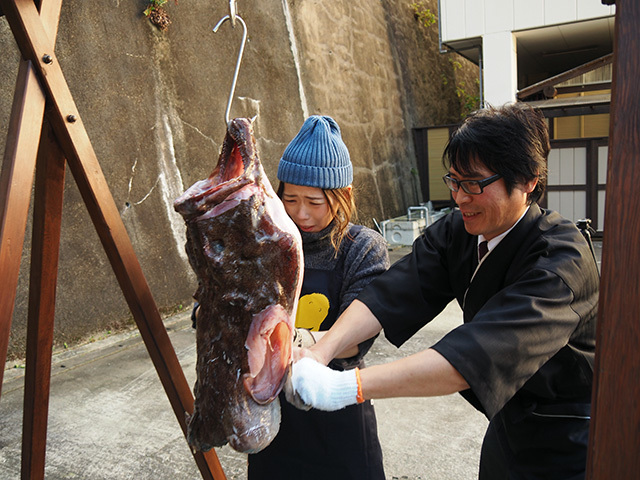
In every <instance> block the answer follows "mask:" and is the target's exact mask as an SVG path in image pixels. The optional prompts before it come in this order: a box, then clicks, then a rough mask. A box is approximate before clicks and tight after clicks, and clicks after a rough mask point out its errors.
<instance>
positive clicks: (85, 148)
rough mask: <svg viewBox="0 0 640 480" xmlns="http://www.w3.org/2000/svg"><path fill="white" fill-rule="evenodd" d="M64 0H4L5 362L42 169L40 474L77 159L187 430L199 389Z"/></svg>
mask: <svg viewBox="0 0 640 480" xmlns="http://www.w3.org/2000/svg"><path fill="white" fill-rule="evenodd" d="M61 7H62V0H35V1H34V0H0V15H5V16H6V17H7V20H8V22H9V25H10V27H11V30H12V32H13V35H14V37H15V40H16V43H17V45H18V47H19V49H20V52H21V53H22V58H23V60H21V64H20V68H19V72H18V79H17V84H16V89H15V95H14V102H13V107H12V112H11V119H10V123H9V129H8V137H7V145H6V150H5V155H4V162H3V166H2V173H1V175H0V278H2V281H3V288H2V289H0V364H2V365H4V363H5V361H6V357H7V350H8V344H9V334H10V331H11V318H12V315H13V308H14V303H15V296H16V288H17V283H18V273H19V268H20V258H21V253H22V248H23V243H24V235H25V230H26V224H27V216H28V210H29V203H30V196H31V191H32V185H33V182H34V177H35V197H34V210H33V242H32V247H31V274H30V285H29V313H28V326H27V358H26V372H25V389H24V419H23V436H22V438H23V440H22V478H23V479H34V480H35V479H43V478H44V471H45V451H46V436H47V420H48V408H49V390H50V375H51V353H52V345H53V320H54V312H55V290H56V281H57V270H58V250H59V245H60V227H61V220H62V199H63V191H64V176H65V166H66V164H67V163H68V164H69V168H70V170H71V172H72V174H73V176H74V179H75V181H76V183H77V185H78V189H79V191H80V193H81V195H82V198H83V200H84V203H85V205H86V207H87V210H88V212H89V215H90V217H91V220H92V222H93V224H94V226H95V228H96V231H97V233H98V236H99V237H100V241H101V243H102V245H103V248H104V250H105V253H106V254H107V257H108V258H109V262H110V263H111V266H112V268H113V271H114V273H115V275H116V278H117V280H118V283H119V285H120V288H121V289H122V292H123V294H124V296H125V299H126V301H127V304H128V306H129V309H130V310H131V313H132V315H133V317H134V319H135V321H136V324H137V326H138V329H139V330H140V334H141V336H142V339H143V340H144V343H145V346H146V348H147V351H148V352H149V355H150V357H151V360H152V362H153V364H154V367H155V368H156V371H157V373H158V376H159V377H160V381H161V383H162V385H163V387H164V389H165V393H166V395H167V397H168V399H169V402H170V404H171V406H172V408H173V411H174V413H175V415H176V417H177V420H178V423H179V424H180V427H181V428H182V431H183V433H185V435H186V432H187V424H186V415H187V414H189V413H192V412H193V395H192V393H191V389H190V388H189V385H188V384H187V381H186V378H185V376H184V373H183V371H182V367H181V365H180V363H179V361H178V358H177V356H176V353H175V351H174V349H173V346H172V345H171V341H170V340H169V336H168V334H167V331H166V329H165V327H164V324H163V323H162V318H161V316H160V313H159V311H158V308H157V306H156V304H155V301H154V299H153V296H152V294H151V291H150V289H149V285H148V284H147V281H146V279H145V277H144V274H143V272H142V269H141V266H140V264H139V262H138V259H137V257H136V255H135V253H134V250H133V246H132V244H131V240H130V239H129V236H128V235H127V232H126V230H125V227H124V224H123V223H122V220H121V218H120V215H119V212H118V210H117V208H116V205H115V202H114V200H113V197H112V196H111V193H110V191H109V187H108V185H107V182H106V180H105V178H104V174H103V173H102V169H101V168H100V165H99V163H98V159H97V158H96V154H95V152H94V150H93V147H92V145H91V142H90V140H89V137H88V135H87V132H86V130H85V128H84V125H83V122H82V118H81V117H80V114H79V112H78V111H77V108H76V105H75V102H74V100H73V97H72V95H71V92H70V91H69V87H68V86H67V82H66V80H65V78H64V75H63V72H62V69H61V68H60V64H59V63H58V60H57V58H56V56H55V53H54V47H55V38H56V34H57V27H58V22H59V18H60V10H61ZM3 370H4V369H3ZM1 381H2V373H0V385H1ZM0 393H1V392H0ZM193 456H194V459H195V461H196V464H197V465H198V468H199V469H200V472H201V474H202V477H203V478H204V479H214V480H222V479H224V478H226V477H225V475H224V472H223V471H222V467H221V465H220V462H219V460H218V457H217V455H216V453H215V451H214V450H213V449H212V450H210V451H209V452H193Z"/></svg>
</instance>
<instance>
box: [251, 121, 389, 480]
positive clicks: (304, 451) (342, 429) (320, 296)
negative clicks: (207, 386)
mask: <svg viewBox="0 0 640 480" xmlns="http://www.w3.org/2000/svg"><path fill="white" fill-rule="evenodd" d="M278 180H280V186H279V188H278V195H279V197H280V198H281V199H282V201H283V203H284V206H285V209H286V211H287V213H288V214H289V216H290V217H291V218H292V219H293V221H294V222H295V223H296V225H297V226H298V228H299V229H300V233H301V235H302V245H303V250H304V261H305V266H304V268H305V274H304V281H303V285H302V293H301V295H300V301H299V306H298V313H297V316H296V327H297V328H296V338H295V339H294V342H295V343H297V345H298V346H310V345H312V344H313V343H315V341H316V340H317V339H319V338H320V337H321V336H322V335H323V334H324V332H325V331H326V330H328V329H329V328H330V327H331V326H332V325H333V323H334V322H335V321H336V319H337V318H338V316H339V315H340V313H342V312H343V311H344V309H346V308H347V307H348V306H349V304H350V303H351V302H352V301H353V300H354V299H355V298H356V297H357V295H358V293H360V291H361V290H362V289H363V288H364V287H365V286H366V285H368V284H369V283H370V282H371V281H372V280H373V279H374V278H376V277H377V276H378V275H379V274H380V273H382V272H384V271H385V270H386V269H387V268H389V257H388V253H387V245H386V242H385V241H384V239H383V238H382V236H381V235H379V234H378V233H377V232H374V231H373V230H371V229H369V228H366V227H364V226H361V225H353V224H352V223H351V219H352V217H353V216H355V213H356V211H355V202H354V194H353V188H352V185H351V183H352V181H353V166H352V164H351V160H350V158H349V151H348V149H347V147H346V145H345V144H344V142H343V141H342V137H341V134H340V128H339V127H338V124H337V123H336V122H335V120H333V119H332V118H331V117H327V116H317V115H314V116H311V117H309V118H308V119H307V120H306V121H305V122H304V124H303V125H302V128H301V129H300V132H298V134H297V135H296V137H295V138H294V139H293V140H292V141H291V143H290V144H289V145H288V146H287V148H286V149H285V151H284V154H283V155H282V159H281V160H280V163H279V165H278ZM374 340H375V339H374V338H372V339H369V340H367V341H365V342H363V343H361V344H360V345H358V347H357V348H354V349H353V351H347V352H343V353H342V354H341V355H339V357H341V358H335V359H334V360H333V361H332V362H331V363H330V364H329V366H330V367H331V368H333V369H335V370H347V369H352V368H355V367H360V368H362V367H363V366H364V361H363V357H364V355H365V354H366V353H367V351H368V350H369V348H370V347H371V345H372V344H373V342H374ZM284 397H285V395H284V394H281V395H280V399H281V409H282V421H281V422H280V431H279V433H278V435H277V436H276V438H275V439H274V441H273V442H272V443H271V444H270V445H269V446H268V447H267V448H266V449H264V450H263V451H261V452H259V453H257V454H253V455H249V475H248V476H249V480H262V479H265V480H267V479H268V480H274V479H278V480H288V479H291V480H301V479H304V480H314V479H318V480H320V479H322V480H327V479H331V480H342V479H344V480H347V479H375V480H378V479H379V480H384V478H385V476H384V469H383V465H382V451H381V449H380V442H379V441H378V433H377V424H376V417H375V412H374V409H373V405H372V404H371V403H370V402H368V401H367V402H365V403H361V404H358V405H352V406H349V407H346V408H344V409H342V410H338V411H335V412H324V411H320V410H309V411H303V410H299V409H298V408H296V407H294V406H293V405H291V404H290V403H289V402H288V401H286V400H285V398H284Z"/></svg>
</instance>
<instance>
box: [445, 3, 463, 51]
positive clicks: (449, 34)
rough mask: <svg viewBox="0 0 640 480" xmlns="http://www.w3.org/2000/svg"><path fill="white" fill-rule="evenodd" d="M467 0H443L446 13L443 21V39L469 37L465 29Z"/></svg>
mask: <svg viewBox="0 0 640 480" xmlns="http://www.w3.org/2000/svg"><path fill="white" fill-rule="evenodd" d="M465 3H466V2H465V0H442V3H441V4H440V5H441V7H442V11H443V14H444V15H445V18H444V22H443V23H442V40H443V41H444V40H456V39H460V38H467V34H466V29H465V21H464V18H465Z"/></svg>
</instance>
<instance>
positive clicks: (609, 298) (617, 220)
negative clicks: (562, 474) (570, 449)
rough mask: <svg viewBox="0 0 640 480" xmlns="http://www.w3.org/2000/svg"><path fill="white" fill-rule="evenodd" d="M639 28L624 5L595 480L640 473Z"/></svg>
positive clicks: (592, 467) (617, 45)
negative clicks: (639, 289)
mask: <svg viewBox="0 0 640 480" xmlns="http://www.w3.org/2000/svg"><path fill="white" fill-rule="evenodd" d="M609 3H610V2H609ZM639 27H640V2H638V0H617V1H616V23H615V39H614V61H613V68H614V70H613V88H612V96H611V103H612V105H611V124H610V125H611V126H610V133H609V137H610V140H609V163H608V169H607V197H606V198H607V203H606V209H605V222H604V238H603V251H602V279H601V282H600V303H599V312H598V331H597V337H596V365H595V384H594V391H593V405H592V415H593V417H592V422H591V434H590V441H589V458H588V461H587V479H589V480H596V479H597V480H610V479H616V480H626V479H629V480H631V479H636V478H638V475H639V474H638V472H640V452H639V449H640V295H639V294H638V280H639V279H640V187H639V184H638V181H639V180H640V81H639V80H638V79H639V78H640V62H638V58H639V57H640V36H639V35H638V28H639Z"/></svg>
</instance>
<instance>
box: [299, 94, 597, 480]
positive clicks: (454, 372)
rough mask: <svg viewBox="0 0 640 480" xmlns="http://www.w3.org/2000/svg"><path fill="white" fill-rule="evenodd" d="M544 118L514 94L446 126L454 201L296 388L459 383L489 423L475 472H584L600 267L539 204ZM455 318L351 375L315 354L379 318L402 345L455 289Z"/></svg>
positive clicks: (369, 293)
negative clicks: (510, 101)
mask: <svg viewBox="0 0 640 480" xmlns="http://www.w3.org/2000/svg"><path fill="white" fill-rule="evenodd" d="M549 149H550V146H549V135H548V129H547V125H546V122H545V120H544V118H543V116H542V115H541V113H540V112H539V111H537V110H534V109H532V108H530V107H527V106H523V105H522V104H515V105H508V106H504V107H501V108H488V109H483V110H480V111H478V112H475V113H473V114H472V115H471V116H470V117H469V118H467V119H466V120H465V122H464V123H463V124H462V126H461V127H460V128H459V129H458V130H457V131H456V132H455V133H454V134H453V136H452V137H451V139H450V141H449V143H448V145H447V147H446V150H445V155H444V164H445V168H447V169H448V173H447V175H445V176H444V181H445V183H446V184H447V186H448V187H449V189H450V190H451V194H452V197H453V199H454V201H455V202H456V204H457V205H458V209H457V210H456V211H455V212H453V213H452V214H450V215H447V216H446V217H444V218H442V219H441V220H439V221H438V222H436V223H435V224H433V225H431V226H430V227H429V228H427V229H426V231H425V233H424V234H423V235H421V236H420V237H419V238H418V239H416V241H415V243H414V245H413V251H412V253H410V254H409V255H407V256H406V257H405V258H403V259H402V260H400V261H399V262H397V263H396V264H395V265H394V266H392V267H391V269H390V270H389V271H388V272H386V273H385V274H383V275H381V276H380V277H379V278H378V279H377V280H376V281H374V282H373V283H372V284H371V285H370V286H369V287H368V288H366V289H365V290H364V291H363V292H362V293H361V294H360V296H359V297H358V299H357V300H356V301H354V302H353V303H352V304H351V306H350V307H349V308H348V309H347V310H346V311H345V312H344V313H343V315H342V316H341V318H340V319H339V320H338V321H337V322H336V324H335V325H334V326H333V327H332V328H331V330H329V332H328V333H327V334H326V335H325V336H324V337H323V339H322V340H321V341H319V342H318V343H317V344H316V345H314V346H313V347H311V348H310V349H308V350H297V351H296V352H295V356H296V358H297V359H300V360H298V361H297V362H296V363H295V364H294V367H293V378H292V385H293V388H294V389H295V391H296V393H297V394H298V395H299V396H300V398H301V399H302V400H303V401H304V402H305V403H306V404H309V405H312V406H314V407H315V408H319V409H325V410H335V409H339V408H343V407H344V406H345V405H349V404H352V403H356V402H361V401H364V400H365V399H374V398H389V397H406V396H436V395H446V394H450V393H454V392H460V393H461V394H462V395H463V396H464V398H466V399H467V400H468V401H469V402H470V403H471V404H472V405H474V406H475V407H476V408H478V409H479V410H480V411H482V412H483V413H485V415H486V416H487V418H488V419H489V420H490V422H489V427H488V429H487V433H486V435H485V439H484V442H483V446H482V452H481V459H480V474H479V478H480V479H483V480H500V479H505V480H506V479H524V478H526V479H545V480H550V479H579V478H584V475H585V465H586V451H587V450H586V449H587V440H588V433H589V419H590V407H591V386H592V378H593V360H594V351H595V330H596V316H597V306H598V287H599V276H598V271H597V266H596V264H595V261H594V258H593V256H592V255H591V253H590V250H589V246H588V244H587V242H586V241H585V239H584V238H583V236H582V235H581V233H580V232H579V230H578V229H577V228H576V227H575V225H574V224H573V223H572V222H570V221H568V220H566V219H563V218H562V217H561V216H560V215H559V214H558V213H556V212H552V211H547V210H542V209H541V208H540V207H539V206H538V204H537V203H536V202H537V200H538V199H539V198H540V197H541V196H542V194H543V193H544V188H545V184H546V162H547V156H548V154H549ZM454 299H455V300H457V302H458V303H459V305H460V306H461V307H462V310H463V315H464V323H463V324H462V325H461V326H459V327H457V328H455V329H454V330H452V331H451V332H449V333H448V334H447V335H445V336H444V338H442V339H441V340H440V341H439V342H437V343H436V344H435V345H433V346H432V347H431V348H429V349H427V350H425V351H423V352H420V353H418V354H415V355H412V356H409V357H406V358H403V359H401V360H398V361H395V362H391V363H388V364H384V365H376V366H373V367H368V368H364V369H362V370H357V371H351V372H335V371H329V370H328V369H327V368H326V367H324V365H326V364H327V363H328V362H329V360H331V359H332V358H333V356H334V355H335V353H336V352H340V351H343V350H345V349H346V348H348V347H350V346H352V345H356V344H358V343H359V342H361V341H362V340H363V339H365V338H369V337H372V336H373V335H375V334H377V333H378V332H380V330H381V329H384V331H385V336H386V337H387V339H389V340H390V341H391V342H392V343H394V344H395V345H396V346H400V345H402V344H403V343H404V342H405V341H406V340H408V339H409V338H410V337H411V336H412V335H413V334H415V333H416V332H417V331H418V330H419V329H420V328H422V327H423V326H424V325H425V324H426V323H428V322H429V321H431V320H432V319H433V318H434V317H435V316H436V315H438V314H439V313H440V312H441V311H442V310H443V309H444V308H445V307H446V305H447V304H448V303H449V302H451V301H452V300H454Z"/></svg>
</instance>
